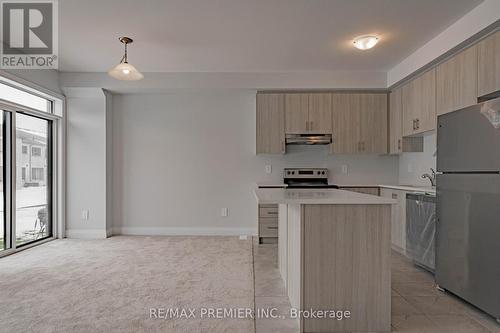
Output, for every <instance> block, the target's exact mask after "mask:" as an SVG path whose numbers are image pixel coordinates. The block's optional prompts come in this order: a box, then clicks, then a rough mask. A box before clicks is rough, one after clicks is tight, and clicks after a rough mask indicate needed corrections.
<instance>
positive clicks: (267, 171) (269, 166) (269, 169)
mask: <svg viewBox="0 0 500 333" xmlns="http://www.w3.org/2000/svg"><path fill="white" fill-rule="evenodd" d="M272 172H273V168H272V166H271V165H270V164H268V165H266V173H267V174H271V173H272Z"/></svg>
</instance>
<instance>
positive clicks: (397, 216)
mask: <svg viewBox="0 0 500 333" xmlns="http://www.w3.org/2000/svg"><path fill="white" fill-rule="evenodd" d="M406 193H407V192H406V191H402V190H394V189H389V188H381V189H380V196H382V197H385V198H391V199H394V200H396V201H397V203H396V204H395V205H392V211H391V243H392V248H393V249H394V250H395V251H397V252H399V253H401V254H406Z"/></svg>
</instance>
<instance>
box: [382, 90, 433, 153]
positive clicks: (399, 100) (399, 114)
mask: <svg viewBox="0 0 500 333" xmlns="http://www.w3.org/2000/svg"><path fill="white" fill-rule="evenodd" d="M423 142H424V140H423V137H421V136H420V137H403V89H402V88H396V89H394V90H393V91H392V92H391V93H390V94H389V153H390V154H400V153H403V152H422V151H423V149H424V145H423Z"/></svg>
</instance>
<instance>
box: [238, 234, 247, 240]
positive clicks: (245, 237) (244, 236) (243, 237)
mask: <svg viewBox="0 0 500 333" xmlns="http://www.w3.org/2000/svg"><path fill="white" fill-rule="evenodd" d="M247 239H248V236H247V235H240V240H247Z"/></svg>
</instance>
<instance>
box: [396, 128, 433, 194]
mask: <svg viewBox="0 0 500 333" xmlns="http://www.w3.org/2000/svg"><path fill="white" fill-rule="evenodd" d="M435 152H436V133H435V131H432V132H429V134H426V135H425V136H424V152H422V153H403V154H401V155H400V156H399V184H401V185H420V186H422V185H423V186H430V182H429V180H428V179H423V178H422V177H421V176H422V174H424V173H430V168H433V169H434V170H436V157H435V156H434V154H435Z"/></svg>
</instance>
